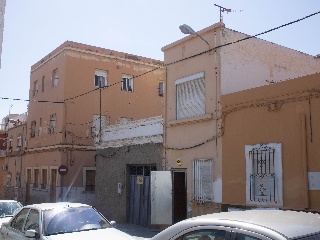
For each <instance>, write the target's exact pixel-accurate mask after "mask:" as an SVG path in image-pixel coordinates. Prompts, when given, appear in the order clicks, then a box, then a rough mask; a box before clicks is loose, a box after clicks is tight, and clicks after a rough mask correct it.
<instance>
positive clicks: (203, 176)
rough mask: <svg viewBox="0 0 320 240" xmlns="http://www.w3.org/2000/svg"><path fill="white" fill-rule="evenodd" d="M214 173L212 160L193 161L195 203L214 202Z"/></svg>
mask: <svg viewBox="0 0 320 240" xmlns="http://www.w3.org/2000/svg"><path fill="white" fill-rule="evenodd" d="M212 171H213V170H212V160H208V159H199V160H194V161H193V181H194V197H193V198H194V201H196V202H212V201H213V188H212V182H213V178H212Z"/></svg>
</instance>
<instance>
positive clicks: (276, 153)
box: [245, 143, 283, 206]
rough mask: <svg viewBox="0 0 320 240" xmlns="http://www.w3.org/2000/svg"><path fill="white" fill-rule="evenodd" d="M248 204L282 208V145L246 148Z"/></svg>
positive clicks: (273, 144)
mask: <svg viewBox="0 0 320 240" xmlns="http://www.w3.org/2000/svg"><path fill="white" fill-rule="evenodd" d="M245 156H246V202H247V204H257V205H265V206H282V202H283V201H282V154H281V143H269V144H256V145H253V146H251V145H246V146H245Z"/></svg>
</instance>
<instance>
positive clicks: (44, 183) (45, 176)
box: [41, 168, 48, 189]
mask: <svg viewBox="0 0 320 240" xmlns="http://www.w3.org/2000/svg"><path fill="white" fill-rule="evenodd" d="M41 180H42V181H41V188H42V189H46V187H47V180H48V169H47V168H42V169H41Z"/></svg>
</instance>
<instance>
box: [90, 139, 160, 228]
mask: <svg viewBox="0 0 320 240" xmlns="http://www.w3.org/2000/svg"><path fill="white" fill-rule="evenodd" d="M115 153H116V154H115ZM162 160H163V155H162V144H155V143H147V144H143V145H134V146H123V147H119V148H107V149H99V150H97V161H96V166H97V173H96V193H97V194H96V204H97V205H96V207H97V209H98V210H99V211H101V213H102V214H104V215H105V216H106V217H107V218H108V219H109V220H115V221H117V222H119V223H125V222H126V221H127V217H128V207H129V172H128V171H129V169H128V166H129V165H156V166H157V170H162ZM118 183H122V184H123V187H124V188H123V191H122V194H121V195H118V192H117V187H118Z"/></svg>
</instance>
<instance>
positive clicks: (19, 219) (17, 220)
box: [10, 208, 30, 232]
mask: <svg viewBox="0 0 320 240" xmlns="http://www.w3.org/2000/svg"><path fill="white" fill-rule="evenodd" d="M29 210H30V208H24V209H22V210H21V211H20V212H19V213H18V214H17V215H16V216H15V217H14V218H13V220H12V222H11V224H10V226H11V227H12V228H13V229H15V230H17V231H19V232H22V227H23V224H24V221H25V220H26V217H27V214H28V212H29Z"/></svg>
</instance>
